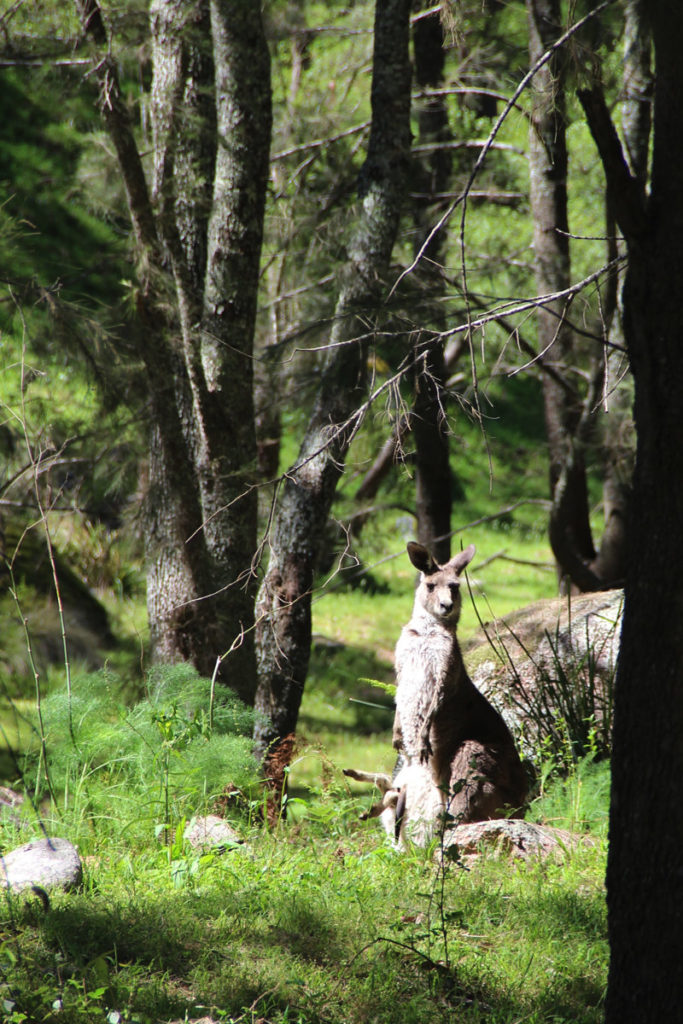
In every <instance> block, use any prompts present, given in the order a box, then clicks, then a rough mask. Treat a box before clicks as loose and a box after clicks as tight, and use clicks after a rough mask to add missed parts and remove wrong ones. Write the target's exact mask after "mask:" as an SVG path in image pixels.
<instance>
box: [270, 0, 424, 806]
mask: <svg viewBox="0 0 683 1024" xmlns="http://www.w3.org/2000/svg"><path fill="white" fill-rule="evenodd" d="M410 6H411V5H410V0H377V5H376V12H375V41H374V55H373V79H372V127H371V132H370V142H369V148H368V155H367V159H366V161H365V164H364V167H363V169H362V171H361V175H360V194H361V199H362V210H361V212H360V218H359V223H358V226H357V229H356V231H355V235H354V238H353V240H352V242H351V245H350V247H349V252H348V264H347V267H346V272H345V276H344V279H343V281H342V284H341V289H340V294H339V299H338V302H337V308H336V315H335V319H334V326H333V329H332V334H331V338H330V347H329V350H328V354H327V358H326V363H325V367H324V371H323V375H322V379H321V383H320V386H319V389H318V393H317V397H316V401H315V404H314V408H313V411H312V414H311V419H310V423H309V426H308V429H307V431H306V435H305V437H304V439H303V442H302V445H301V448H300V451H299V456H298V459H297V461H296V463H295V464H294V465H293V466H292V467H291V469H290V470H289V471H288V473H287V474H286V475H285V478H284V482H283V484H282V488H281V492H280V497H279V503H278V507H277V511H276V515H275V519H274V522H273V526H272V530H271V535H270V560H269V565H268V571H267V573H266V576H265V578H264V581H263V584H262V586H261V589H260V592H259V597H258V601H257V645H258V669H259V684H258V690H257V695H256V708H257V711H258V712H259V717H258V720H257V725H256V730H255V737H256V740H257V743H258V746H259V748H260V750H261V752H262V754H263V755H265V767H266V774H267V775H268V777H269V778H270V782H271V785H272V787H273V788H274V790H275V792H276V795H279V794H280V793H281V792H282V786H283V779H284V775H283V768H284V766H285V763H286V758H287V756H288V737H290V736H291V734H292V733H293V732H294V730H295V728H296V723H297V718H298V714H299V707H300V704H301V697H302V694H303V688H304V682H305V679H306V673H307V670H308V660H309V654H310V639H311V590H312V586H313V573H314V567H315V564H316V561H317V556H318V552H319V548H320V543H321V539H322V532H323V528H324V526H325V523H326V521H327V517H328V514H329V511H330V508H331V504H332V500H333V497H334V493H335V488H336V484H337V480H338V478H339V476H340V474H341V471H342V468H343V464H344V459H345V457H346V452H347V450H348V446H349V443H350V441H351V439H352V437H353V434H354V432H355V430H356V429H357V427H358V424H359V422H360V413H359V408H360V406H361V404H362V401H363V397H364V394H365V375H366V362H367V347H368V340H367V339H368V338H369V336H370V335H371V332H372V323H373V322H374V320H375V318H376V316H377V314H378V312H379V310H380V308H381V304H382V293H383V284H384V279H385V277H386V274H387V270H388V266H389V259H390V256H391V251H392V248H393V244H394V240H395V237H396V233H397V230H398V223H399V214H400V208H401V201H402V198H403V194H404V190H405V180H406V168H407V161H408V153H409V148H410V127H409V116H410V62H409V56H408V39H409V14H410ZM283 751H284V755H285V757H284V763H283V756H282V755H283Z"/></svg>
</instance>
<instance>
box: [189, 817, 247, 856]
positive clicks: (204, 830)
mask: <svg viewBox="0 0 683 1024" xmlns="http://www.w3.org/2000/svg"><path fill="white" fill-rule="evenodd" d="M183 837H184V839H185V840H186V841H187V842H188V843H189V844H190V846H191V847H193V849H195V850H197V849H199V850H221V849H226V848H227V849H230V848H231V847H233V846H235V845H236V844H239V843H242V842H243V840H242V839H241V838H240V837H239V836H238V835H237V833H236V832H235V830H234V829H233V828H231V826H230V825H228V823H227V821H224V820H223V818H219V817H218V815H217V814H207V815H205V816H199V817H196V818H193V819H192V821H189V822H188V823H187V825H186V826H185V832H184V833H183Z"/></svg>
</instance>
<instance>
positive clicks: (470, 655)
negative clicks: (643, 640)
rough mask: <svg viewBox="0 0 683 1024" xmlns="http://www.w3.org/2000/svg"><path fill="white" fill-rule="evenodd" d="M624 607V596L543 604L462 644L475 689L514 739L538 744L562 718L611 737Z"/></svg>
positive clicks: (578, 727) (576, 729)
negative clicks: (497, 712)
mask: <svg viewBox="0 0 683 1024" xmlns="http://www.w3.org/2000/svg"><path fill="white" fill-rule="evenodd" d="M623 604H624V594H623V591H622V590H607V591H600V592H598V593H594V594H582V595H581V596H580V597H571V598H570V597H560V598H556V599H551V600H545V601H538V602H536V603H535V604H532V605H528V606H527V607H526V608H523V609H521V610H520V611H517V612H513V613H512V614H510V615H506V616H504V617H503V618H502V619H499V620H496V621H495V622H490V623H485V624H484V626H483V627H482V628H481V629H480V630H479V631H478V632H477V633H476V634H475V635H474V637H472V639H471V640H469V641H468V642H467V643H466V644H464V645H463V657H464V660H465V664H466V665H467V667H468V671H469V673H470V675H471V677H472V679H473V681H474V683H475V684H476V686H477V687H478V688H479V689H480V690H481V691H482V693H484V694H485V696H486V697H488V699H489V700H490V701H491V702H492V703H493V704H494V705H496V707H498V708H499V709H500V710H501V711H502V713H503V715H504V716H505V718H506V720H507V722H508V725H510V727H511V728H512V730H513V732H514V733H515V735H520V734H522V735H523V736H526V737H527V738H528V739H529V741H530V742H531V744H532V745H534V744H537V743H538V741H539V740H540V739H542V738H543V735H544V734H547V732H546V731H547V730H549V731H552V729H553V728H555V727H556V725H558V723H560V722H561V721H562V720H565V721H566V722H567V723H568V724H569V725H570V727H571V729H572V731H573V732H575V733H582V732H585V733H586V734H587V733H588V731H590V729H591V728H593V729H597V730H598V731H599V732H600V733H601V734H605V736H606V735H607V734H608V733H609V730H610V727H611V715H612V695H613V683H614V674H615V668H616V662H617V654H618V651H619V639H620V636H621V616H622V611H623Z"/></svg>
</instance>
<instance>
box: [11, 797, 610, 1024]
mask: <svg viewBox="0 0 683 1024" xmlns="http://www.w3.org/2000/svg"><path fill="white" fill-rule="evenodd" d="M583 786H584V787H585V786H586V781H585V779H584V780H583ZM569 788H570V789H571V786H570V787H569ZM333 791H334V792H333ZM551 792H552V790H551ZM575 798H576V794H575V792H572V793H570V794H569V795H565V796H564V798H563V800H561V801H560V803H561V804H562V807H563V808H564V810H563V811H562V810H561V809H560V807H559V806H558V804H557V803H556V804H555V805H554V812H553V813H554V814H555V815H556V817H557V818H558V819H559V818H560V817H561V815H562V813H564V815H565V817H566V818H571V809H570V808H571V804H572V800H574V802H575ZM601 806H602V803H601V801H600V800H598V808H600V807H601ZM541 807H542V805H539V808H538V812H539V813H542V810H541ZM593 809H594V810H595V808H593ZM356 812H357V805H356V804H355V802H354V801H350V800H349V799H348V797H345V796H344V795H343V793H341V792H340V791H339V785H338V784H337V785H336V786H335V785H334V784H332V785H331V786H330V788H329V791H328V795H327V799H326V800H321V801H320V802H318V803H317V804H316V807H315V812H314V813H311V814H310V815H308V816H307V817H306V818H305V820H303V821H298V822H296V823H294V824H292V823H284V822H283V823H281V824H280V826H279V827H278V828H277V829H276V830H275V831H274V832H265V831H263V830H262V829H256V828H253V827H252V828H249V827H248V826H246V825H245V824H243V831H244V834H245V838H246V839H247V842H246V843H245V844H244V845H243V846H241V847H240V848H238V849H235V850H233V851H231V852H229V853H223V854H220V855H217V854H205V855H197V854H192V853H191V852H189V851H188V850H187V849H185V848H184V847H183V845H182V842H180V841H179V840H174V841H173V842H171V843H170V844H169V845H163V844H160V843H159V841H158V840H155V839H154V838H153V834H152V830H151V829H150V830H149V831H148V838H147V839H144V838H142V837H140V836H139V835H138V836H131V835H130V834H129V833H127V830H125V829H123V830H122V833H123V834H121V832H119V834H118V835H117V834H116V830H115V829H113V828H112V829H111V830H110V829H105V828H103V827H101V826H99V825H96V826H95V827H94V828H93V829H92V831H91V833H90V835H85V834H84V833H83V832H82V831H80V830H79V839H80V844H81V853H82V854H83V855H84V857H85V861H86V880H85V885H84V888H83V890H82V891H81V892H80V893H77V894H71V895H61V896H60V895H55V896H52V897H51V899H50V901H49V904H48V905H43V904H42V903H41V902H40V901H39V900H38V899H36V898H35V897H28V898H23V899H16V900H15V899H12V900H6V901H4V903H3V907H2V911H1V913H2V921H3V924H2V929H3V942H2V946H1V947H0V966H1V968H2V977H3V993H2V997H3V1000H4V1008H5V1014H6V1019H8V1020H12V1021H22V1020H54V1021H57V1020H68V1021H78V1022H80V1021H91V1020H110V1021H118V1020H129V1021H140V1022H141V1024H142V1022H147V1021H160V1020H172V1019H177V1020H183V1019H186V1018H187V1019H192V1018H193V1017H194V1018H197V1017H200V1016H202V1015H210V1016H212V1017H213V1019H215V1020H224V1021H236V1020H248V1021H256V1020H259V1021H273V1022H276V1021H277V1022H280V1021H301V1022H314V1021H316V1022H317V1021H321V1022H322V1021H338V1020H348V1021H359V1022H360V1021H386V1020H392V1021H398V1022H403V1021H405V1022H410V1021H415V1022H417V1021H422V1020H426V1019H429V1020H444V1021H446V1020H453V1019H458V1020H465V1021H487V1022H489V1021H490V1022H493V1021H496V1022H504V1021H505V1022H507V1021H509V1022H512V1021H515V1020H520V1019H524V1020H528V1021H537V1022H540V1021H546V1020H553V1021H581V1022H584V1021H586V1022H589V1021H598V1020H599V1019H601V1013H602V1010H601V1000H602V995H603V989H604V979H605V973H604V972H605V963H606V956H607V950H606V940H605V920H604V915H605V911H604V899H603V892H602V885H601V878H602V873H603V868H604V821H603V819H601V818H600V816H599V815H598V816H597V817H596V818H595V819H593V820H591V821H589V822H587V821H586V819H585V818H584V819H583V827H584V828H585V827H587V826H590V827H592V828H593V829H594V832H593V840H594V843H595V845H593V846H590V847H587V848H586V849H581V850H578V851H577V852H575V853H573V854H571V855H568V856H567V858H566V859H565V860H564V861H563V862H562V863H560V864H547V863H546V864H515V863H510V862H509V861H507V860H502V861H496V860H492V859H491V860H489V859H484V860H482V861H480V862H478V863H476V864H474V865H471V866H468V867H465V866H462V865H452V866H451V867H449V868H448V870H447V872H446V874H445V877H442V873H441V871H440V869H439V868H438V866H436V865H435V863H434V861H433V860H432V858H431V851H427V852H425V851H414V852H412V853H410V852H409V853H406V854H397V853H396V852H395V851H393V850H392V849H390V848H389V847H388V846H387V845H386V844H385V842H384V841H383V840H382V839H381V838H380V834H379V832H378V831H377V830H376V829H374V828H372V829H371V828H369V827H366V826H360V825H358V824H357V823H356V821H355V814H356ZM575 824H576V822H575ZM59 827H60V830H64V828H66V830H67V831H69V822H68V820H65V818H62V820H61V821H60V825H59Z"/></svg>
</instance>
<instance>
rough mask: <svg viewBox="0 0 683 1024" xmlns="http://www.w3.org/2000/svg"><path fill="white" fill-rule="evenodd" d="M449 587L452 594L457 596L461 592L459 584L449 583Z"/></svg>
mask: <svg viewBox="0 0 683 1024" xmlns="http://www.w3.org/2000/svg"><path fill="white" fill-rule="evenodd" d="M448 586H449V587H450V588H451V594H457V593H458V591H459V590H460V584H459V583H449V584H448Z"/></svg>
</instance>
